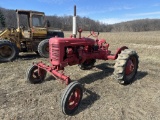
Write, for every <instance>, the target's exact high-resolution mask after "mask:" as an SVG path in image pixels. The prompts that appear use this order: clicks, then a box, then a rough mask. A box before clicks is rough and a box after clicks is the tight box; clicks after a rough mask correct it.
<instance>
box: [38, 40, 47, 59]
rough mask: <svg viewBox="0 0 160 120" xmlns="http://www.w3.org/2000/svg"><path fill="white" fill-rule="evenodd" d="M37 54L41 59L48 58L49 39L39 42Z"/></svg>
mask: <svg viewBox="0 0 160 120" xmlns="http://www.w3.org/2000/svg"><path fill="white" fill-rule="evenodd" d="M38 53H39V55H40V56H41V57H44V58H48V57H49V39H45V40H43V41H41V42H40V43H39V45H38Z"/></svg>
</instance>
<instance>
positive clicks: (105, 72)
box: [79, 63, 114, 84]
mask: <svg viewBox="0 0 160 120" xmlns="http://www.w3.org/2000/svg"><path fill="white" fill-rule="evenodd" d="M113 65H114V64H109V63H102V64H99V65H95V66H94V67H93V68H92V69H91V70H92V71H95V72H94V73H92V74H89V75H87V76H85V77H83V78H81V79H80V80H79V82H80V83H81V84H90V83H92V82H94V81H97V80H102V79H103V78H105V77H107V76H110V75H112V73H113V71H114V69H113V67H112V66H113ZM96 71H98V72H96Z"/></svg>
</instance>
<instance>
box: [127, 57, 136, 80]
mask: <svg viewBox="0 0 160 120" xmlns="http://www.w3.org/2000/svg"><path fill="white" fill-rule="evenodd" d="M136 65H137V61H136V58H135V57H130V58H129V60H128V61H127V65H126V69H125V74H126V76H128V77H129V76H132V75H134V73H135V69H136Z"/></svg>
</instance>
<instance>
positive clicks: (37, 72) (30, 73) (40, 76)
mask: <svg viewBox="0 0 160 120" xmlns="http://www.w3.org/2000/svg"><path fill="white" fill-rule="evenodd" d="M46 73H47V72H46V71H45V70H43V69H41V68H38V66H36V65H33V66H31V67H29V68H28V70H27V81H29V82H30V83H32V84H36V83H41V82H43V81H44V78H45V77H46Z"/></svg>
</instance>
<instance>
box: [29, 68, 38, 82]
mask: <svg viewBox="0 0 160 120" xmlns="http://www.w3.org/2000/svg"><path fill="white" fill-rule="evenodd" d="M31 79H32V80H37V79H40V76H39V75H38V68H35V69H33V72H32V74H31Z"/></svg>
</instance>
